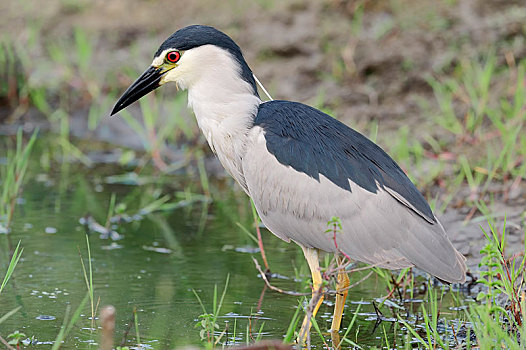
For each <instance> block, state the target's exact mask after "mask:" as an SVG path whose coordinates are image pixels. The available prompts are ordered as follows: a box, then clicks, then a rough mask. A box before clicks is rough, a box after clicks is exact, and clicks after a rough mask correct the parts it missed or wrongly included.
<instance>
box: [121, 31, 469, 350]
mask: <svg viewBox="0 0 526 350" xmlns="http://www.w3.org/2000/svg"><path fill="white" fill-rule="evenodd" d="M168 82H175V83H176V84H177V86H178V87H179V88H181V89H188V105H189V106H190V107H192V108H193V110H194V113H195V116H196V118H197V123H198V125H199V128H200V129H201V131H202V132H203V134H204V135H205V137H206V139H207V141H208V144H209V145H210V148H211V149H212V151H214V152H215V153H216V154H217V157H218V158H219V160H220V161H221V163H222V164H223V166H224V167H225V169H226V170H227V171H228V172H229V173H230V175H232V177H233V178H234V179H235V180H236V181H237V182H238V183H239V184H240V185H241V187H242V188H243V189H244V190H245V192H246V193H247V194H248V195H249V196H250V197H251V198H252V200H253V201H254V204H255V206H256V209H257V211H258V213H259V215H260V217H261V220H262V221H263V223H264V224H265V226H266V227H267V228H268V229H269V230H270V231H271V232H272V233H274V234H275V235H276V236H278V237H279V238H281V239H283V240H285V241H287V242H290V241H291V240H292V241H294V242H296V243H297V244H298V245H299V246H300V247H301V248H302V249H303V252H304V254H305V258H306V259H307V262H308V264H309V267H310V270H311V273H312V280H313V290H314V291H315V290H318V288H319V287H320V285H321V283H322V277H321V274H320V267H319V259H318V253H319V251H325V252H332V253H336V254H338V253H340V252H343V253H344V254H346V255H348V256H349V257H351V258H352V259H356V260H359V261H363V262H366V263H369V264H374V265H377V266H380V267H385V268H388V269H401V268H406V267H411V266H416V267H418V268H420V269H422V270H424V271H427V272H428V273H430V274H431V275H434V276H436V277H438V278H439V279H441V280H444V281H447V282H451V283H458V282H464V280H465V272H466V265H465V258H464V257H463V256H462V254H460V253H459V252H458V251H457V250H456V249H455V248H454V247H453V245H452V244H451V242H450V241H449V239H448V237H447V235H446V232H445V231H444V228H443V227H442V225H441V224H440V222H439V221H438V220H437V218H436V216H435V215H434V214H433V212H432V211H431V209H430V207H429V205H428V203H427V202H426V200H425V199H424V197H423V196H422V194H421V193H420V192H419V191H418V190H417V189H416V187H415V186H414V185H413V184H412V183H411V181H410V180H409V179H408V178H407V176H406V175H405V174H404V172H403V171H402V170H401V169H400V167H399V166H398V165H397V164H396V163H395V162H394V161H393V160H392V159H391V158H390V157H389V156H388V155H387V154H386V153H385V152H384V151H383V150H382V149H381V148H380V147H378V146H377V145H376V144H374V143H373V142H371V141H370V140H369V139H367V138H366V137H364V136H363V135H361V134H360V133H358V132H356V131H355V130H353V129H351V128H349V127H347V126H346V125H344V124H342V123H341V122H339V121H338V120H336V119H334V118H332V117H330V116H328V115H327V114H324V113H322V112H321V111H319V110H317V109H315V108H312V107H309V106H306V105H304V104H301V103H297V102H289V101H268V102H262V101H261V99H260V98H259V95H258V92H257V86H256V82H255V79H254V75H253V74H252V71H251V70H250V68H249V66H248V64H247V63H246V61H245V59H244V58H243V54H242V53H241V49H240V48H239V47H238V46H237V45H236V43H235V42H234V41H233V40H232V39H231V38H230V37H228V36H227V35H226V34H224V33H222V32H220V31H218V30H216V29H214V28H212V27H208V26H201V25H194V26H189V27H186V28H183V29H181V30H178V31H177V32H175V33H174V34H173V35H172V36H170V37H169V38H168V39H167V40H166V41H165V42H164V43H162V45H161V46H160V47H159V49H158V50H157V52H156V53H155V56H154V59H153V62H152V64H151V66H150V67H149V68H148V69H147V70H146V71H145V72H144V73H143V74H142V75H141V76H140V77H139V78H138V79H137V81H135V82H134V83H133V84H132V85H131V86H130V87H129V88H128V89H127V90H126V91H125V92H124V94H123V95H122V97H121V98H120V99H119V101H118V102H117V104H116V105H115V107H114V109H113V111H112V113H111V114H112V115H113V114H115V113H117V112H118V111H120V110H121V109H123V108H125V107H126V106H128V105H129V104H131V103H132V102H134V101H136V100H138V99H139V98H141V97H142V96H144V95H146V94H147V93H149V92H150V91H152V90H154V89H156V88H158V87H159V86H161V85H163V84H164V83H168ZM335 216H336V217H339V218H340V220H341V223H342V232H341V233H338V234H337V235H336V242H335V241H334V237H333V236H332V235H330V234H327V233H325V231H326V229H327V222H328V220H330V219H331V218H332V217H335ZM336 243H337V247H336ZM348 285H349V279H348V277H347V274H345V273H343V272H340V275H339V276H338V284H337V289H339V290H343V289H345V287H346V286H348ZM346 294H347V293H346V292H344V293H341V295H337V298H336V305H335V312H334V318H333V321H332V331H333V332H334V331H336V332H337V330H338V329H339V328H340V322H341V317H342V312H343V306H344V303H345V297H346ZM321 302H322V299H320V300H319V301H318V303H317V305H316V306H315V307H314V312H313V313H314V315H315V314H316V311H317V310H318V308H319V306H320V304H321ZM309 328H310V319H308V318H306V319H305V320H304V322H303V325H302V332H301V333H302V334H306V333H307V331H308V329H309ZM300 341H303V339H300Z"/></svg>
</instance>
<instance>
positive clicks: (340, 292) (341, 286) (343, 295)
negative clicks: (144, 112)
mask: <svg viewBox="0 0 526 350" xmlns="http://www.w3.org/2000/svg"><path fill="white" fill-rule="evenodd" d="M337 259H338V267H341V266H342V264H343V258H340V257H338V258H337ZM349 285H350V281H349V275H347V272H345V271H344V270H340V271H339V272H338V283H336V304H335V305H334V317H333V318H332V326H331V330H333V331H336V332H337V331H339V330H340V324H341V322H342V315H343V307H344V306H345V299H347V294H348V293H349V290H348V289H347V288H348V287H349Z"/></svg>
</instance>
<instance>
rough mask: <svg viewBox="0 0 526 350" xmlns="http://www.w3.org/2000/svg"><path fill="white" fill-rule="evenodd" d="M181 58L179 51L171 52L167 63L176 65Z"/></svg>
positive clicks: (167, 57) (167, 56)
mask: <svg viewBox="0 0 526 350" xmlns="http://www.w3.org/2000/svg"><path fill="white" fill-rule="evenodd" d="M180 58H181V53H180V52H179V51H170V52H168V53H167V54H166V62H168V63H176V62H177V61H179V59H180Z"/></svg>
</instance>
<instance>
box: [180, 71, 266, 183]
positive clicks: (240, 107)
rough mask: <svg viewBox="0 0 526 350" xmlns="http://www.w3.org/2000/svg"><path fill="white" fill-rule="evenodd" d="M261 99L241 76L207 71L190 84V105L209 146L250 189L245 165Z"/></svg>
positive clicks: (234, 176) (237, 179)
mask: <svg viewBox="0 0 526 350" xmlns="http://www.w3.org/2000/svg"><path fill="white" fill-rule="evenodd" d="M260 103H261V100H260V99H259V97H258V96H256V95H255V94H254V91H253V88H252V87H251V86H250V84H248V83H247V82H245V81H244V80H242V79H241V78H240V77H239V76H236V77H229V76H228V75H226V76H225V74H224V72H223V74H222V76H220V77H217V79H216V77H214V76H213V74H212V75H206V78H202V79H201V80H199V81H198V82H195V83H194V84H192V85H191V86H188V105H189V106H190V107H191V108H193V110H194V113H195V116H196V118H197V124H198V125H199V128H200V129H201V131H202V132H203V134H204V135H205V137H206V140H207V141H208V144H209V145H210V148H211V149H212V151H213V152H214V153H216V154H217V157H218V158H219V161H220V162H221V164H223V166H224V167H225V169H226V171H227V172H228V173H229V174H230V175H231V176H232V177H233V178H234V179H235V180H236V181H237V182H238V183H239V184H240V185H241V187H243V188H244V189H245V191H247V187H246V184H245V177H244V175H243V169H242V165H241V162H242V159H243V156H244V154H245V152H246V151H245V150H246V143H247V142H246V138H247V134H248V131H249V130H250V129H251V128H252V126H253V123H254V118H255V117H256V114H257V111H258V107H259V104H260Z"/></svg>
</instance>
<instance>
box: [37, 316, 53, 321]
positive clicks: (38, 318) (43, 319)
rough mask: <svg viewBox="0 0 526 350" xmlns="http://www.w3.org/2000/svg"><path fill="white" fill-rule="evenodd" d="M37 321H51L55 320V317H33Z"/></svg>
mask: <svg viewBox="0 0 526 350" xmlns="http://www.w3.org/2000/svg"><path fill="white" fill-rule="evenodd" d="M35 318H36V319H37V320H41V321H53V320H55V319H56V317H55V316H51V315H38V316H37V317H35Z"/></svg>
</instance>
